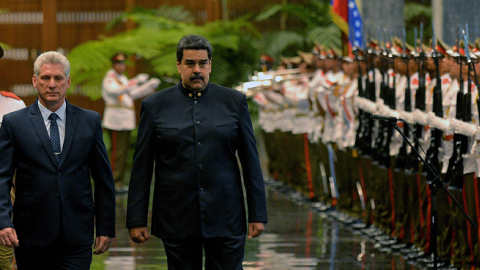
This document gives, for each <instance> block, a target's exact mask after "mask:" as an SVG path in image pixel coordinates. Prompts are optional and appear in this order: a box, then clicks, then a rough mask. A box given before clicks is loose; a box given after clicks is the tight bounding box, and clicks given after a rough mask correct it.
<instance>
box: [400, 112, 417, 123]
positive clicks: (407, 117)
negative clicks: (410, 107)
mask: <svg viewBox="0 0 480 270" xmlns="http://www.w3.org/2000/svg"><path fill="white" fill-rule="evenodd" d="M400 118H402V119H403V120H405V122H407V123H408V124H410V125H413V124H415V120H414V119H413V116H412V113H411V112H406V111H401V112H400Z"/></svg>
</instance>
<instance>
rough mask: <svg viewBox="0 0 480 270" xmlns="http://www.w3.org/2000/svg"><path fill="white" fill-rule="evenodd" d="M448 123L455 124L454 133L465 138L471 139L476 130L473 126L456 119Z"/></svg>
mask: <svg viewBox="0 0 480 270" xmlns="http://www.w3.org/2000/svg"><path fill="white" fill-rule="evenodd" d="M450 121H451V122H454V123H456V125H457V126H456V128H455V133H457V134H463V135H465V136H467V137H471V136H473V135H475V132H476V131H477V128H476V127H475V125H474V124H470V123H465V122H463V121H459V120H457V119H452V120H450Z"/></svg>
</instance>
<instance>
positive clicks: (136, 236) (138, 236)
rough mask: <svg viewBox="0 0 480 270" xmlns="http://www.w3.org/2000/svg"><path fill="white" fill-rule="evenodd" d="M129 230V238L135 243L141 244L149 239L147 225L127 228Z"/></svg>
mask: <svg viewBox="0 0 480 270" xmlns="http://www.w3.org/2000/svg"><path fill="white" fill-rule="evenodd" d="M128 231H129V232H130V238H131V239H132V241H133V242H135V243H137V244H142V243H145V242H147V241H148V239H150V234H148V230H147V227H133V228H130V229H129V230H128Z"/></svg>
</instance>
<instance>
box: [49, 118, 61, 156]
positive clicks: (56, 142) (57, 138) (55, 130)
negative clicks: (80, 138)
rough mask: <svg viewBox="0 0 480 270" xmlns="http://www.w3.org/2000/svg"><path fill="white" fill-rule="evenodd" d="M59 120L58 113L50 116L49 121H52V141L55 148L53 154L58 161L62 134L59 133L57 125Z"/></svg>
mask: <svg viewBox="0 0 480 270" xmlns="http://www.w3.org/2000/svg"><path fill="white" fill-rule="evenodd" d="M57 118H59V117H58V115H57V114H56V113H52V114H50V116H49V117H48V119H49V120H50V141H51V143H52V147H53V153H54V154H55V158H56V159H57V163H58V160H59V159H60V153H61V150H60V133H59V132H58V125H57Z"/></svg>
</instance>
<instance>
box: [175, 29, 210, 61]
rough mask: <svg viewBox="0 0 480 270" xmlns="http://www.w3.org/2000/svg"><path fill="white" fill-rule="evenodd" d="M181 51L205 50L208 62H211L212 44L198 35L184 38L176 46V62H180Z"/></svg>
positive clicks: (181, 57)
mask: <svg viewBox="0 0 480 270" xmlns="http://www.w3.org/2000/svg"><path fill="white" fill-rule="evenodd" d="M183 50H206V51H207V54H208V60H212V44H210V42H209V41H208V39H206V38H204V37H202V36H200V35H188V36H184V37H183V38H182V39H180V41H179V42H178V44H177V62H179V63H180V62H182V59H183Z"/></svg>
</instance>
